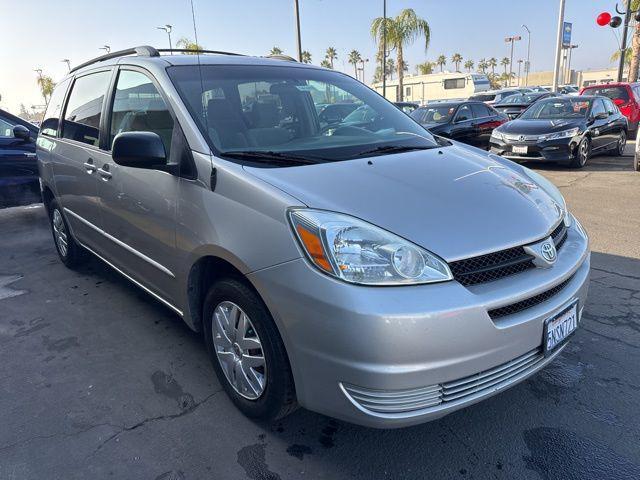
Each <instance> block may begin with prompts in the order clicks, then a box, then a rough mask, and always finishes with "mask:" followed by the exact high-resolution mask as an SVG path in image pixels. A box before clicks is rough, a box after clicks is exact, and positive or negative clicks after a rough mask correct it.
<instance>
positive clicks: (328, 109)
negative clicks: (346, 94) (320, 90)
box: [318, 103, 360, 125]
mask: <svg viewBox="0 0 640 480" xmlns="http://www.w3.org/2000/svg"><path fill="white" fill-rule="evenodd" d="M359 106H360V105H359V104H357V103H330V104H328V105H325V106H324V107H322V108H321V109H320V111H319V112H318V120H319V121H320V123H321V124H327V125H334V124H337V123H340V122H341V121H343V120H344V119H345V117H346V116H347V115H349V114H350V113H351V112H353V111H354V110H355V109H356V108H358V107H359Z"/></svg>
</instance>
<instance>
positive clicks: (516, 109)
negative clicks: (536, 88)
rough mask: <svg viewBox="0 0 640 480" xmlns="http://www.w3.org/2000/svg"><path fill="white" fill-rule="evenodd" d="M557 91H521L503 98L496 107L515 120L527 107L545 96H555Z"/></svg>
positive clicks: (494, 106) (494, 105)
mask: <svg viewBox="0 0 640 480" xmlns="http://www.w3.org/2000/svg"><path fill="white" fill-rule="evenodd" d="M555 96H556V94H555V93H551V92H545V93H519V94H517V95H509V96H508V97H505V98H503V99H502V100H501V101H500V102H498V103H494V104H493V108H495V109H496V110H497V111H499V112H500V113H504V114H505V115H506V116H507V117H509V120H513V119H514V118H517V117H519V116H520V114H521V113H522V112H524V111H525V110H526V109H527V108H529V107H530V106H531V105H533V104H534V103H535V102H537V101H538V100H542V99H544V98H549V97H555Z"/></svg>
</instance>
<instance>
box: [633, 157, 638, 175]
mask: <svg viewBox="0 0 640 480" xmlns="http://www.w3.org/2000/svg"><path fill="white" fill-rule="evenodd" d="M633 169H634V170H635V171H636V172H640V156H638V154H637V153H635V154H634V155H633Z"/></svg>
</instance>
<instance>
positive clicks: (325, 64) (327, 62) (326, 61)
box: [320, 58, 333, 68]
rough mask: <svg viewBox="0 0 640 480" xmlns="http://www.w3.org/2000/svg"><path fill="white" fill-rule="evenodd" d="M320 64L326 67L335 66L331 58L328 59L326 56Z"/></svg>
mask: <svg viewBox="0 0 640 480" xmlns="http://www.w3.org/2000/svg"><path fill="white" fill-rule="evenodd" d="M320 66H321V67H324V68H333V67H332V66H331V62H330V61H329V60H327V59H326V58H325V59H324V60H322V61H321V62H320Z"/></svg>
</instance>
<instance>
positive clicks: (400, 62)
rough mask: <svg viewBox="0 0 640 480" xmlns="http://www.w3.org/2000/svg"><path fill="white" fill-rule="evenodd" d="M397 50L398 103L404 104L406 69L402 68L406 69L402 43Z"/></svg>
mask: <svg viewBox="0 0 640 480" xmlns="http://www.w3.org/2000/svg"><path fill="white" fill-rule="evenodd" d="M397 49H398V60H397V62H398V64H397V65H396V68H397V69H398V89H399V90H400V92H399V95H398V101H399V102H402V100H403V99H404V90H403V82H402V81H403V80H404V69H403V68H402V67H404V52H403V51H402V42H399V43H398V45H397Z"/></svg>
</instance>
